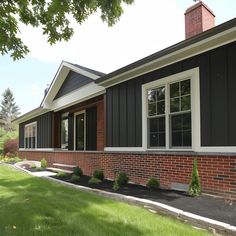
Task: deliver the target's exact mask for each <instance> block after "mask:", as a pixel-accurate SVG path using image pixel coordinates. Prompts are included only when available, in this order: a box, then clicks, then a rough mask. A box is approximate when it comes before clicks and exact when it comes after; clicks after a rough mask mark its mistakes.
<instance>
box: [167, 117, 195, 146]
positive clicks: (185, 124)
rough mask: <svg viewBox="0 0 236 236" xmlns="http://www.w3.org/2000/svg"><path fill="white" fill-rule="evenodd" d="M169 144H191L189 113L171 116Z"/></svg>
mask: <svg viewBox="0 0 236 236" xmlns="http://www.w3.org/2000/svg"><path fill="white" fill-rule="evenodd" d="M171 136H172V137H171V144H172V146H173V147H190V146H191V145H192V131H191V113H190V112H189V113H184V114H178V115H173V116H171Z"/></svg>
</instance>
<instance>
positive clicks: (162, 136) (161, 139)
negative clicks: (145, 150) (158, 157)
mask: <svg viewBox="0 0 236 236" xmlns="http://www.w3.org/2000/svg"><path fill="white" fill-rule="evenodd" d="M158 146H159V147H165V146H166V135H165V133H160V134H159V145H158Z"/></svg>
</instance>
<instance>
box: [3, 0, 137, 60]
mask: <svg viewBox="0 0 236 236" xmlns="http://www.w3.org/2000/svg"><path fill="white" fill-rule="evenodd" d="M133 1H134V0H4V1H0V53H1V54H2V55H4V54H6V53H10V55H11V57H12V58H13V59H14V60H18V59H20V58H23V57H24V56H25V55H26V54H27V53H28V52H29V49H28V47H27V46H26V45H25V44H24V43H23V42H22V40H21V38H20V37H19V25H18V24H19V22H21V23H23V24H25V25H31V26H33V27H42V29H43V34H45V35H47V37H48V42H49V43H50V44H55V43H56V42H58V41H62V40H65V41H68V40H69V39H70V38H71V37H72V35H73V32H74V31H73V28H72V27H71V26H70V20H69V17H70V16H72V17H73V18H74V19H75V20H76V22H77V23H79V24H81V23H83V22H84V21H85V20H86V19H87V18H88V16H89V15H91V14H92V13H94V12H96V11H98V10H100V12H101V19H102V20H103V21H105V22H107V23H108V25H109V26H112V25H113V24H115V23H116V22H117V21H118V20H119V18H120V16H121V14H122V13H123V9H122V3H126V4H131V3H133Z"/></svg>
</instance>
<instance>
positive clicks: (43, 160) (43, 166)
mask: <svg viewBox="0 0 236 236" xmlns="http://www.w3.org/2000/svg"><path fill="white" fill-rule="evenodd" d="M40 163H41V168H42V169H46V168H47V166H48V163H47V161H46V160H45V159H44V158H43V159H42V160H41V161H40Z"/></svg>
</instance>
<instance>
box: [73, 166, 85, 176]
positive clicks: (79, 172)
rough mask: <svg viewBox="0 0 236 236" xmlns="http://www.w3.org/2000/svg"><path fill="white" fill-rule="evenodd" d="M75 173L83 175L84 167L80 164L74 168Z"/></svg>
mask: <svg viewBox="0 0 236 236" xmlns="http://www.w3.org/2000/svg"><path fill="white" fill-rule="evenodd" d="M73 174H74V175H78V176H82V175H83V171H82V169H81V168H80V167H79V166H76V167H75V168H74V169H73Z"/></svg>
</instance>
